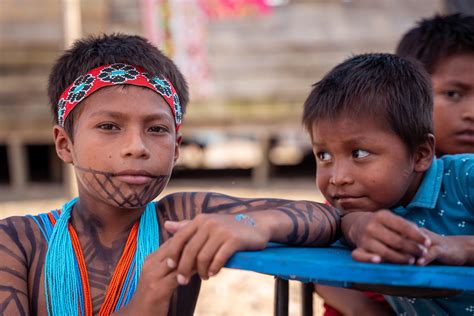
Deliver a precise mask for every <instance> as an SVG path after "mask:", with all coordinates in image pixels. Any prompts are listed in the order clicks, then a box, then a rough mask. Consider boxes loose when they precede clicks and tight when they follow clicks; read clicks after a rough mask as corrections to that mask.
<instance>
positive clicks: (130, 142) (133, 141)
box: [121, 129, 150, 159]
mask: <svg viewBox="0 0 474 316" xmlns="http://www.w3.org/2000/svg"><path fill="white" fill-rule="evenodd" d="M121 155H122V157H129V158H140V159H148V158H149V157H150V150H149V149H148V147H147V145H146V141H145V139H144V135H143V133H142V132H141V131H140V130H138V129H137V130H135V129H129V130H128V131H127V132H126V133H125V135H124V139H123V143H122V149H121Z"/></svg>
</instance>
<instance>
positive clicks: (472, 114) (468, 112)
mask: <svg viewBox="0 0 474 316" xmlns="http://www.w3.org/2000/svg"><path fill="white" fill-rule="evenodd" d="M462 119H463V120H466V121H471V122H472V123H474V100H473V102H471V104H468V105H467V106H466V109H465V110H464V111H463V113H462Z"/></svg>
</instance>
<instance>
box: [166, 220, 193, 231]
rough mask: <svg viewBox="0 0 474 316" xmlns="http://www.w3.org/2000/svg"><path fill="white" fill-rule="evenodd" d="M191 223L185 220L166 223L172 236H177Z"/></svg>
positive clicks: (167, 229)
mask: <svg viewBox="0 0 474 316" xmlns="http://www.w3.org/2000/svg"><path fill="white" fill-rule="evenodd" d="M190 222H191V221H189V220H183V221H179V222H178V221H166V222H165V229H166V231H167V232H168V233H170V234H176V232H178V231H179V230H181V229H182V228H184V227H186V226H187V225H188V224H189V223H190Z"/></svg>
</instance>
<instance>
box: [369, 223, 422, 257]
mask: <svg viewBox="0 0 474 316" xmlns="http://www.w3.org/2000/svg"><path fill="white" fill-rule="evenodd" d="M376 238H377V240H379V241H380V242H381V243H383V244H385V245H387V246H388V247H390V248H391V249H394V250H395V251H397V252H398V253H403V254H406V255H409V256H411V257H420V256H422V255H424V254H425V253H426V251H427V250H426V248H425V247H424V246H421V245H419V244H417V243H416V242H414V241H413V240H411V239H407V238H405V237H404V236H403V235H400V234H399V233H397V232H394V231H392V230H390V229H388V228H386V227H383V226H382V227H379V228H378V233H377V236H376Z"/></svg>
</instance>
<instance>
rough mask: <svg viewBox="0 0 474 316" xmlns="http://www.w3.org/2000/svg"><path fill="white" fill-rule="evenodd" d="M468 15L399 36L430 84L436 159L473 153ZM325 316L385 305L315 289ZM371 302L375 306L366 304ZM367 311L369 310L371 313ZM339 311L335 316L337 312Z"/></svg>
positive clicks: (473, 30) (472, 51) (471, 24)
mask: <svg viewBox="0 0 474 316" xmlns="http://www.w3.org/2000/svg"><path fill="white" fill-rule="evenodd" d="M472 34H474V16H472V15H464V14H459V13H456V14H449V15H435V16H433V17H430V18H426V19H423V20H421V21H420V22H418V23H417V25H416V26H415V27H413V28H412V29H410V30H409V31H407V33H406V34H404V35H403V37H402V38H401V40H400V42H399V43H398V46H397V48H396V54H397V55H399V56H402V57H406V58H413V59H416V60H418V61H420V62H421V63H422V64H423V66H424V67H425V69H426V70H427V71H428V73H429V74H430V76H431V81H432V84H433V94H434V96H433V99H434V106H433V123H434V134H435V137H436V155H437V156H438V157H439V156H442V155H444V154H450V155H452V154H460V153H474V140H473V139H472V137H469V135H472V134H473V130H474V126H473V125H474V75H473V74H474V68H473V67H474V37H473V36H472ZM316 291H317V292H318V294H319V295H320V296H322V297H323V298H324V300H325V304H324V307H325V310H326V311H325V316H339V315H342V314H349V313H356V314H359V313H364V314H366V315H371V313H375V314H377V315H380V314H381V313H382V312H383V309H386V307H387V303H386V302H385V301H384V298H383V296H382V295H377V294H376V293H373V292H365V293H361V292H359V291H356V290H349V289H340V288H335V287H329V286H323V285H316ZM371 298H372V299H373V300H374V301H376V302H377V303H375V304H371ZM372 309H373V310H372ZM339 311H341V312H342V314H341V312H339Z"/></svg>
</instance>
